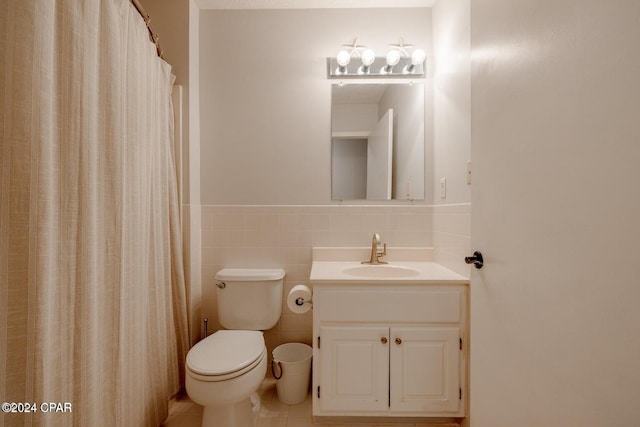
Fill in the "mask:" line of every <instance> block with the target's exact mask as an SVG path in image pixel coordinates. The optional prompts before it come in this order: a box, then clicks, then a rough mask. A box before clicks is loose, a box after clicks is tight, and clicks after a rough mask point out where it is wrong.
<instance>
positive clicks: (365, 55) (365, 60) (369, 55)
mask: <svg viewBox="0 0 640 427" xmlns="http://www.w3.org/2000/svg"><path fill="white" fill-rule="evenodd" d="M375 60H376V53H375V52H374V51H373V50H372V49H365V50H364V52H362V65H364V66H365V67H368V66H369V65H371V64H373V61H375Z"/></svg>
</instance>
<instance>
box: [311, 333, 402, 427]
mask: <svg viewBox="0 0 640 427" xmlns="http://www.w3.org/2000/svg"><path fill="white" fill-rule="evenodd" d="M320 338H321V340H322V345H321V347H320V353H321V365H320V387H321V390H320V399H319V400H320V405H321V408H322V410H324V411H340V412H342V413H344V414H345V415H348V414H362V413H363V412H366V413H375V412H387V411H388V410H389V345H390V341H389V328H387V327H380V326H322V327H320Z"/></svg>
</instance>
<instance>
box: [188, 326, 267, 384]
mask: <svg viewBox="0 0 640 427" xmlns="http://www.w3.org/2000/svg"><path fill="white" fill-rule="evenodd" d="M265 356H266V348H265V345H264V337H263V336H262V332H260V331H236V330H234V331H228V330H222V331H218V332H215V333H214V334H212V335H210V336H208V337H207V338H205V339H203V340H202V341H200V342H199V343H197V344H196V345H195V346H193V348H192V349H191V350H189V353H188V354H187V360H186V367H187V370H188V372H189V373H190V374H192V376H194V377H197V378H198V379H200V380H201V381H224V380H228V379H231V378H235V377H238V376H240V375H242V374H244V373H246V372H248V371H250V370H251V369H253V368H255V367H256V366H257V365H258V364H259V363H260V362H261V361H262V359H263V358H264V357H265Z"/></svg>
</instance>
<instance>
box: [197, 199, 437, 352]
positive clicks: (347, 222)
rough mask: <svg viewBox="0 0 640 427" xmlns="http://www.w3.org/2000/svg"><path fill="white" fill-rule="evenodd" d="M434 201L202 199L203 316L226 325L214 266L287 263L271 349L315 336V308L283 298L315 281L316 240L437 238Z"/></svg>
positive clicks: (418, 242)
mask: <svg viewBox="0 0 640 427" xmlns="http://www.w3.org/2000/svg"><path fill="white" fill-rule="evenodd" d="M432 219H433V218H432V207H430V206H415V205H413V206H202V317H203V318H207V319H209V333H211V332H214V331H215V330H217V329H219V324H218V322H217V313H216V309H215V289H216V288H215V273H216V272H217V271H218V270H220V269H221V268H223V267H255V268H270V267H281V268H283V269H284V270H285V272H286V276H285V286H284V295H283V310H282V317H281V318H280V322H279V323H278V324H277V325H276V326H275V327H274V328H272V329H270V330H269V331H266V332H265V340H266V342H267V348H268V350H269V354H271V350H272V349H273V348H275V347H276V346H278V345H280V344H281V343H284V342H306V343H310V341H311V333H312V330H311V329H312V326H311V312H309V313H307V314H304V315H294V314H293V313H291V311H290V310H289V309H288V308H287V306H286V303H285V301H284V298H285V297H286V295H287V294H288V292H289V290H290V289H291V287H293V285H295V284H306V285H308V284H309V273H310V271H311V248H312V247H314V246H351V247H354V246H356V247H357V246H361V247H362V246H365V247H366V246H368V245H369V244H370V242H371V235H372V233H374V232H377V233H380V235H381V237H382V241H383V242H384V243H387V245H389V246H408V247H416V246H420V247H430V246H433V238H432V236H433V234H432Z"/></svg>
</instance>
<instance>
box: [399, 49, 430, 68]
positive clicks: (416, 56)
mask: <svg viewBox="0 0 640 427" xmlns="http://www.w3.org/2000/svg"><path fill="white" fill-rule="evenodd" d="M426 58H427V55H426V54H425V53H424V50H422V49H416V50H414V51H413V52H412V53H411V64H409V65H407V66H406V67H404V70H402V72H403V73H404V74H413V72H414V71H415V69H416V65H420V64H422V63H423V62H424V60H425V59H426Z"/></svg>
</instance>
